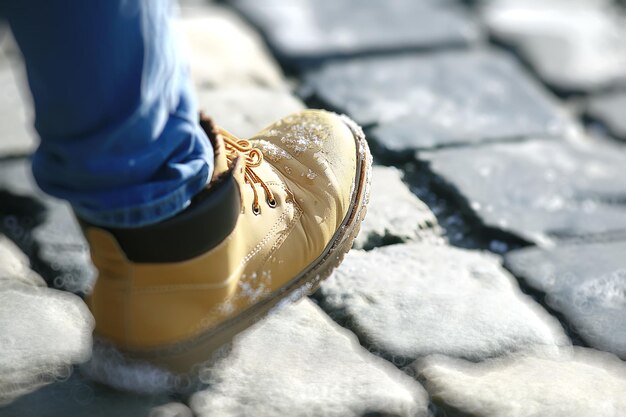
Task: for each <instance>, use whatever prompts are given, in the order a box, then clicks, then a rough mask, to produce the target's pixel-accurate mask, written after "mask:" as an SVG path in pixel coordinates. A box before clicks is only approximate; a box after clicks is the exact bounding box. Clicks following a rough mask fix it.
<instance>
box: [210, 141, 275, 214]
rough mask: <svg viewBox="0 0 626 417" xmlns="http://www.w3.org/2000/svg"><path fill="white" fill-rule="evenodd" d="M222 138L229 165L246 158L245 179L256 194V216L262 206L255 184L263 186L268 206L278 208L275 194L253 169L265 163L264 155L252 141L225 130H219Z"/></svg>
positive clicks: (254, 210) (254, 201)
mask: <svg viewBox="0 0 626 417" xmlns="http://www.w3.org/2000/svg"><path fill="white" fill-rule="evenodd" d="M219 130H220V133H221V135H222V137H223V138H224V147H225V148H226V159H228V163H229V164H232V162H233V161H234V160H235V159H236V158H237V157H239V156H243V157H244V165H245V171H244V179H245V181H246V183H248V184H249V185H250V186H251V187H252V191H253V193H254V200H253V201H252V212H253V213H254V214H259V213H261V206H260V205H259V194H258V193H257V190H256V186H255V184H259V185H261V187H263V190H264V191H265V201H266V202H267V205H268V206H270V207H271V208H274V207H276V199H275V198H274V194H273V193H272V190H270V188H269V187H268V186H267V184H265V182H264V181H263V180H262V179H261V177H259V176H258V175H257V174H256V172H254V171H253V168H256V167H258V166H260V165H261V163H262V162H263V153H262V152H261V151H260V150H259V149H257V148H253V147H252V144H251V143H250V141H248V140H247V139H239V138H238V137H236V136H235V135H233V134H232V133H230V132H228V131H227V130H224V129H219Z"/></svg>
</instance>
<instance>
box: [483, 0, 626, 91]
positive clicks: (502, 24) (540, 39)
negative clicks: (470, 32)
mask: <svg viewBox="0 0 626 417" xmlns="http://www.w3.org/2000/svg"><path fill="white" fill-rule="evenodd" d="M485 4H486V7H485V8H484V9H483V12H482V14H483V17H484V21H485V22H486V24H487V26H488V27H489V29H490V31H491V32H492V33H493V34H494V35H495V36H496V37H497V38H499V39H500V40H501V41H503V42H506V43H508V44H510V45H512V46H514V47H515V48H516V49H517V50H519V52H520V53H521V54H522V56H523V57H524V58H525V59H526V60H527V61H528V62H529V63H530V64H531V66H532V67H533V68H534V69H535V71H536V72H537V73H538V74H539V76H540V77H541V78H542V80H543V81H545V82H546V83H547V84H549V85H550V86H551V87H553V88H554V89H555V90H557V91H559V92H562V93H571V92H574V93H576V92H588V91H592V90H596V89H600V88H604V87H608V86H610V85H611V84H613V83H624V82H625V81H626V73H624V66H625V65H626V46H625V45H626V18H625V17H624V14H623V11H621V10H619V9H617V8H616V7H615V6H614V5H612V4H611V3H610V2H609V1H586V0H573V1H572V0H532V1H529V0H496V1H490V2H485Z"/></svg>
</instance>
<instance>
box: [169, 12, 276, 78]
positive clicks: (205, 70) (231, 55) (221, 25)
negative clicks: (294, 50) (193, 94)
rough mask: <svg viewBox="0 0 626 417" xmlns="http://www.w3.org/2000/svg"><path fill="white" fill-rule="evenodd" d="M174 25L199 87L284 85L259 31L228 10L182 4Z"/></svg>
mask: <svg viewBox="0 0 626 417" xmlns="http://www.w3.org/2000/svg"><path fill="white" fill-rule="evenodd" d="M183 6H184V5H183ZM174 28H175V29H176V30H177V31H178V33H179V34H180V37H181V42H183V44H182V46H183V47H184V49H186V50H187V53H186V56H187V59H188V60H189V64H190V68H191V75H192V78H193V80H194V83H195V85H196V87H197V88H198V89H202V88H216V87H232V86H236V87H249V86H257V87H259V86H260V87H270V88H278V89H285V88H286V87H285V80H284V78H283V76H282V73H281V71H280V69H279V68H278V66H277V64H276V63H275V62H274V60H273V58H272V57H271V56H270V54H269V53H268V51H267V50H266V48H265V45H264V44H263V43H262V42H261V39H260V37H259V36H258V34H257V33H256V32H255V31H254V30H252V29H251V28H250V27H249V26H248V25H247V24H246V23H245V22H243V21H242V20H241V19H240V18H239V17H238V16H237V15H236V14H235V13H233V12H231V11H230V10H227V9H225V8H223V7H218V6H211V5H210V6H206V5H205V6H202V7H198V6H195V7H183V8H182V12H181V16H180V17H179V18H178V19H177V20H175V23H174Z"/></svg>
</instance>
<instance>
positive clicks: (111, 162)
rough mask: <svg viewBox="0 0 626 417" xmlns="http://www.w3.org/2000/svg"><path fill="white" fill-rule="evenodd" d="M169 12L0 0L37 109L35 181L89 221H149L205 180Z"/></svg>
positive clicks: (206, 166)
mask: <svg viewBox="0 0 626 417" xmlns="http://www.w3.org/2000/svg"><path fill="white" fill-rule="evenodd" d="M169 12H170V4H169V2H168V1H167V0H89V1H84V0H1V1H0V17H4V18H5V19H7V21H8V22H9V25H10V26H11V29H12V31H13V34H14V37H15V39H16V40H17V43H18V45H19V47H20V49H21V51H22V54H23V55H24V59H25V63H26V70H27V75H28V83H29V86H30V89H31V92H32V95H33V100H34V105H35V128H36V130H37V132H38V134H39V136H40V138H41V143H40V146H39V148H38V149H37V151H36V152H35V154H34V156H33V174H34V177H35V179H36V181H37V183H38V185H39V186H40V187H41V189H42V190H44V191H45V192H47V193H49V194H51V195H53V196H55V197H59V198H62V199H65V200H67V201H69V202H70V204H71V205H72V207H73V208H74V210H75V212H76V213H77V214H78V215H79V217H81V218H83V219H85V220H87V221H88V222H91V223H94V224H97V225H101V226H110V227H138V226H143V225H147V224H151V223H155V222H158V221H160V220H163V219H165V218H168V217H171V216H173V215H174V214H176V213H178V212H179V211H181V210H183V209H184V208H185V207H186V206H187V205H189V202H190V200H191V198H192V197H193V196H194V195H195V194H197V193H198V192H199V191H200V190H201V189H202V188H203V187H204V186H205V185H206V183H207V181H208V180H209V179H210V178H211V174H212V170H213V149H212V147H211V144H210V141H209V140H208V138H207V137H206V134H205V133H204V132H203V131H202V129H201V128H200V126H199V123H198V114H197V110H196V104H195V102H194V98H193V97H192V88H191V83H190V77H189V74H188V69H187V67H186V64H185V61H184V60H182V59H181V57H180V56H179V51H178V49H177V48H176V43H175V39H174V37H173V34H172V33H171V29H170V28H171V25H170V24H169V21H168V19H169Z"/></svg>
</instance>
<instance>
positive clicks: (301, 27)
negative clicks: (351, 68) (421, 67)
mask: <svg viewBox="0 0 626 417" xmlns="http://www.w3.org/2000/svg"><path fill="white" fill-rule="evenodd" d="M233 5H234V6H235V7H236V8H237V9H238V10H239V11H240V12H241V13H243V14H244V15H245V16H246V17H247V18H248V19H249V20H251V21H252V22H253V23H254V24H255V25H256V26H257V27H258V28H259V29H260V30H261V31H262V32H263V33H264V34H265V36H266V37H267V39H268V42H269V44H270V46H271V48H272V49H273V51H274V52H275V53H276V55H277V56H278V57H279V58H280V59H281V60H282V61H283V62H284V63H286V64H288V65H293V66H301V65H305V64H307V63H310V62H315V61H320V60H324V59H327V58H332V57H337V56H351V55H359V54H364V53H370V52H376V51H389V50H406V49H415V48H431V47H437V46H439V47H441V46H449V45H465V44H468V43H473V42H475V41H476V40H478V39H480V38H481V30H480V29H479V27H478V25H477V24H476V23H475V22H474V21H473V20H472V19H471V18H470V17H469V16H468V15H467V14H466V13H464V12H463V10H462V9H461V8H459V7H456V5H455V3H454V2H452V1H447V0H441V1H430V0H427V1H424V0H420V1H414V0H391V1H386V2H379V1H376V0H343V1H341V2H337V1H334V0H294V1H290V2H289V3H285V2H283V1H281V0H266V1H263V2H258V1H256V0H236V1H233Z"/></svg>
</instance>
